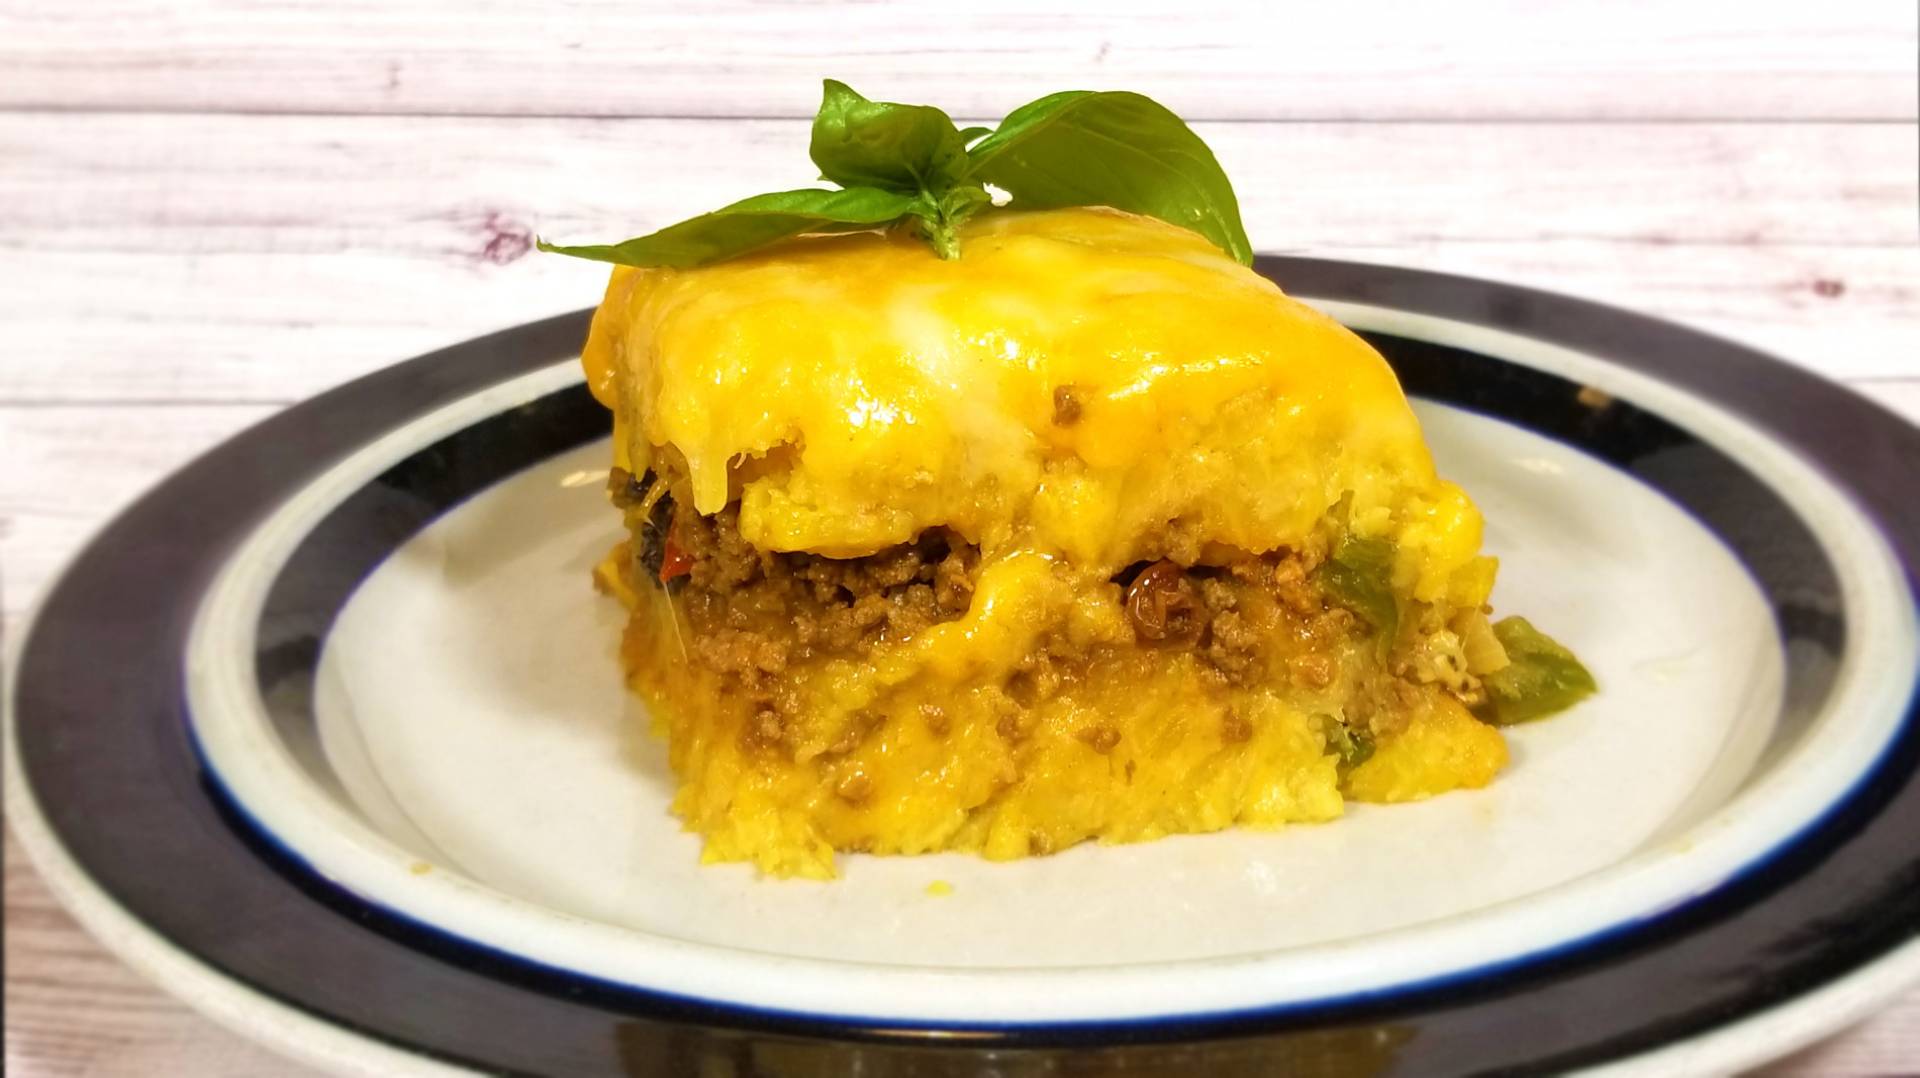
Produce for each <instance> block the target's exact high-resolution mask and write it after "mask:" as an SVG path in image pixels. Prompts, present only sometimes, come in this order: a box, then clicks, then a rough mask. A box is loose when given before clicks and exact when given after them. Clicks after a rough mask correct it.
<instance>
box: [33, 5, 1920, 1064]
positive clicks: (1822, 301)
mask: <svg viewBox="0 0 1920 1078" xmlns="http://www.w3.org/2000/svg"><path fill="white" fill-rule="evenodd" d="M1173 7H1174V5H1167V4H1164V3H1156V4H1133V3H1124V2H1108V3H1104V4H1101V5H1098V6H1097V7H1096V6H1093V5H1087V6H1083V7H1075V6H1071V5H1067V4H1064V3H1060V2H1058V0H1050V2H1046V0H973V2H970V3H963V4H956V3H952V2H943V3H938V4H934V3H927V4H913V3H901V2H885V0H883V2H877V3H846V4H831V3H824V2H805V0H790V2H777V0H725V2H715V3H687V2H677V3H676V2H670V0H569V2H565V3H547V4H532V3H524V4H514V3H508V2H497V0H464V2H455V0H387V2H381V0H364V2H332V3H329V2H322V0H280V2H271V3H269V2H257V3H243V2H237V0H228V2H222V0H170V2H167V3H154V2H152V0H95V2H90V3H80V2H75V3H67V4H55V3H48V2H45V0H0V256H3V258H4V261H0V266H3V267H4V268H0V461H4V462H5V463H4V470H3V471H0V573H4V577H3V581H4V587H0V596H3V600H4V601H3V603H0V605H3V606H4V615H5V625H6V628H7V629H8V630H9V631H12V630H14V629H17V627H18V626H19V623H20V617H21V615H22V614H23V612H24V611H25V610H26V609H27V608H28V606H29V605H30V604H31V603H32V601H33V599H34V597H35V596H36V595H37V593H38V592H39V591H40V590H41V589H42V587H43V586H44V584H45V583H46V582H47V580H48V578H49V577H50V575H51V574H52V573H53V572H54V571H55V570H56V569H57V567H58V565H59V564H60V563H61V562H62V561H63V560H64V559H66V558H67V557H69V556H70V555H71V554H72V553H73V552H74V550H75V549H76V547H77V546H78V544H79V543H80V542H81V541H82V540H83V539H84V537H85V536H86V535H87V534H88V533H89V532H91V531H92V530H93V529H94V528H96V527H98V526H99V525H100V524H101V523H102V522H103V521H104V519H105V518H106V517H107V516H108V515H109V514H110V513H111V512H113V511H114V510H115V509H117V508H118V507H120V506H122V505H124V504H125V503H126V502H127V501H128V500H130V499H131V498H132V497H133V496H135V495H136V494H137V493H139V492H140V491H141V490H143V489H144V488H146V487H147V486H149V485H150V484H152V483H153V482H155V481H156V480H157V479H158V478H159V477H160V476H161V475H162V474H163V473H165V472H167V471H169V470H171V469H173V468H174V467H176V466H178V465H179V464H181V463H184V462H185V461H186V460H187V459H188V458H190V457H192V456H194V455H195V454H197V453H199V452H201V451H202V450H204V449H206V448H207V447H209V446H210V445H212V444H213V443H215V442H217V441H219V440H220V439H222V438H224V437H226V436H227V435H228V434H230V433H232V432H234V431H236V430H238V429H240V428H241V427H244V426H246V425H248V424H250V423H253V422H255V421H257V420H259V419H261V418H263V417H265V416H267V415H270V414H272V412H273V411H274V410H276V409H277V408H279V407H281V406H283V405H285V404H287V403H289V402H291V401H294V400H297V399H299V398H302V397H305V396H308V395H311V394H312V393H315V392H317V391H319V390H321V389H324V388H326V387H328V386H331V385H334V384H336V383H338V382H341V381H343V380H345V379H348V378H351V377H353V376H355V375H357V374H360V373H363V372H365V371H369V370H372V369H374V368H377V367H380V366H382V365H385V364H387V363H390V362H393V361H395V360H398V359H402V358H405V357H407V356H409V355H412V354H415V353H418V352H421V351H425V350H428V349H431V348H434V347H437V346H440V345H443V344H449V343H452V342H455V341H458V340H461V339H463V338H466V337H469V336H472V335H475V334H478V333H481V332H484V331H487V330H491V329H496V328H500V327H502V326H506V325H510V324H513V323H515V322H519V321H523V320H526V319H529V318H534V317H538V316H541V315H546V314H551V313H554V312H557V311H561V310H566V309H570V308H575V307H580V306H585V305H587V304H589V303H591V302H592V301H593V300H594V299H595V298H597V294H598V289H599V286H600V283H601V277H602V274H601V271H600V270H598V269H596V268H594V267H592V266H589V265H586V264H584V263H578V262H572V261H569V260H565V259H558V258H543V257H540V256H538V255H530V254H529V253H528V241H529V238H530V236H531V235H532V234H533V233H534V232H535V231H539V232H541V233H543V234H552V235H555V236H558V237H562V238H566V239H593V240H599V239H610V238H620V237H624V236H627V235H631V234H635V233H638V232H640V231H644V230H646V229H649V228H651V227H654V226H657V225H659V224H663V223H665V222H668V221H670V220H673V219H676V218H678V217H680V216H684V215H686V214H689V213H692V212H696V211H698V210H702V209H706V208H710V207H712V206H713V205H716V204H718V203H719V202H721V201H725V200H727V199H730V198H733V197H736V196H739V195H744V194H748V193H752V192H754V191H758V190H763V189H768V188H772V187H785V186H795V185H799V184H802V183H804V182H806V181H807V180H808V179H809V178H810V176H811V173H810V171H809V170H808V168H807V164H806V161H805V158H804V152H805V150H804V147H805V139H806V135H805V129H806V124H805V117H807V116H809V115H811V112H812V108H813V105H814V103H815V100H816V96H817V92H818V91H817V80H818V79H819V78H820V77H821V76H823V75H833V76H835V77H839V78H843V79H846V80H848V81H849V82H851V83H852V84H853V85H854V86H856V87H858V88H859V89H861V90H863V91H865V92H867V93H869V94H871V95H873V96H878V97H887V98H893V99H897V100H908V101H931V102H934V103H937V104H941V105H943V106H946V107H947V108H948V109H949V110H950V111H953V112H955V113H956V114H958V115H961V116H963V117H966V118H975V119H981V118H985V119H991V118H992V117H995V116H998V115H1000V114H1001V113H1003V112H1004V111H1006V110H1007V109H1008V108H1010V107H1012V106H1013V105H1016V104H1018V103H1020V102H1022V101H1025V100H1027V99H1029V98H1032V97H1036V96H1039V95H1040V94H1042V93H1046V92H1050V91H1052V90H1056V89H1062V88H1067V87H1079V86H1085V87H1094V88H1100V87H1116V88H1127V89H1137V90H1141V91H1144V92H1147V93H1151V94H1153V95H1155V96H1157V97H1159V98H1160V99H1162V100H1163V101H1165V102H1166V103H1167V104H1168V105H1170V106H1171V107H1173V108H1174V109H1175V110H1176V111H1178V112H1180V113H1182V114H1183V115H1185V116H1187V117H1189V118H1190V119H1192V120H1194V121H1195V122H1196V126H1198V127H1199V128H1200V129H1201V131H1202V133H1203V134H1204V135H1205V136H1206V137H1207V138H1208V140H1209V141H1210V142H1211V143H1212V144H1213V145H1214V147H1215V148H1216V150H1217V152H1218V153H1219V156H1220V157H1221V159H1222V160H1223V162H1224V163H1225V164H1226V165H1227V167H1228V169H1229V171H1230V172H1231V173H1232V175H1233V176H1234V178H1235V180H1236V181H1237V184H1238V187H1239V191H1240V194H1241V197H1242V200H1243V203H1244V208H1245V216H1246V220H1247V225H1248V229H1249V231H1250V232H1251V234H1252V235H1253V237H1254V240H1255V243H1256V244H1257V245H1258V246H1260V247H1261V248H1263V249H1266V250H1277V251H1292V252H1309V253H1313V254H1320V255H1330V256H1335V257H1347V258H1357V259H1364V260H1371V261H1381V262H1394V263H1401V264H1406V265H1414V266H1421V267H1426V268H1434V269H1443V270H1452V271H1457V272H1465V273H1473V274H1480V275H1485V276H1491V277H1498V278H1504V279H1509V280H1516V281H1522V282H1525V283H1528V284H1533V285H1539V286H1542V287H1546V288H1552V289H1558V290H1562V291H1567V292H1573V293H1578V294H1581V295H1585V296H1589V297H1593V298H1597V299H1601V300H1605V301H1609V302H1614V303H1619V304H1624V305H1627V306H1631V307H1635V308H1639V309H1642V310H1645V311H1649V312H1652V313H1656V314H1660V315H1664V316H1667V317H1671V318H1674V319H1678V320H1680V321H1682V322H1686V323H1689V324H1692V325H1695V326H1700V327H1703V328H1706V329H1709V330H1711V331H1714V332H1717V333H1720V334H1723V335H1725V336H1729V337H1733V338H1736V339H1739V340H1742V341H1746V342H1748V343H1751V344H1754V345H1757V346H1759V347H1761V348H1764V349H1768V350H1771V351H1774V352H1777V353H1779V354H1781V355H1783V356H1785V357H1786V358H1788V359H1790V360H1792V361H1794V362H1797V363H1801V364H1804V365H1806V366H1808V367H1811V368H1813V369H1815V370H1818V371H1821V372H1823V373H1825V374H1828V375H1829V376H1832V377H1835V378H1839V379H1843V380H1845V381H1848V382H1849V383H1851V384H1852V385H1854V386H1855V387H1856V388H1857V389H1858V390H1860V391H1861V392H1862V393H1865V394H1867V395H1868V396H1871V397H1874V398H1876V399H1878V400H1880V401H1881V402H1883V403H1885V404H1887V405H1888V406H1890V407H1892V408H1894V409H1896V410H1899V411H1902V412H1904V413H1905V414H1906V415H1907V416H1909V417H1912V418H1916V419H1920V192H1917V189H1916V185H1917V184H1920V178H1917V176H1916V172H1917V171H1920V166H1917V164H1916V162H1917V161H1920V136H1917V135H1916V119H1920V99H1917V97H1916V94H1917V92H1920V91H1917V89H1916V60H1915V50H1916V44H1917V38H1920V35H1917V34H1916V9H1915V5H1914V4H1913V3H1912V2H1910V0H1823V2H1820V3H1804V2H1797V0H1765V2H1758V0H1744V2H1733V0H1728V2H1711V0H1689V2H1664V3H1654V2H1645V3H1620V2H1602V0H1575V2H1559V3H1552V4H1548V3H1541V2H1538V0H1456V2H1454V3H1448V4H1435V3H1419V2H1404V3H1396V2H1390V0H1346V2H1343V3H1338V4H1330V3H1325V2H1316V3H1303V4H1254V3H1214V2H1211V0H1205V2H1203V0H1187V2H1184V3H1181V4H1179V5H1177V9H1178V12H1179V14H1178V16H1177V17H1175V16H1172V15H1169V14H1168V13H1167V12H1168V11H1169V10H1170V9H1171V8H1173ZM1916 482H1917V483H1920V479H1917V480H1916ZM6 856H7V864H6V886H5V895H6V929H7V932H6V1003H7V1009H6V1032H7V1037H6V1064H7V1072H8V1073H9V1074H16V1075H22V1076H53V1075H89V1076H105V1075H163V1074H191V1075H212V1076H218V1075H243V1074H244V1075H254V1074H281V1073H295V1072H294V1070H293V1068H291V1067H289V1066H288V1065H287V1064H285V1063H282V1062H280V1061H278V1060H277V1059H275V1058H274V1057H271V1056H269V1055H267V1054H265V1053H264V1052H262V1051H261V1050H259V1049H256V1048H253V1047H251V1046H250V1045H248V1044H247V1043H245V1042H243V1041H242V1040H240V1039H238V1038H236V1037H233V1036H231V1035H230V1034H227V1033H225V1032H222V1031H220V1030H218V1029H216V1028H214V1027H213V1026H211V1025H210V1024H208V1023H207V1022H205V1021H203V1020H201V1019H199V1018H198V1017H196V1016H194V1015H193V1014H192V1013H190V1012H188V1011H187V1010H186V1009H185V1008H183V1007H182V1006H180V1005H178V1004H176V1003H174V1002H172V1001H170V1000H169V999H168V998H166V997H165V996H163V995H161V994H160V993H158V992H157V991H155V990H153V989H152V988H150V987H148V986H147V985H145V984H144V983H143V982H141V981H140V980H139V979H138V978H137V977H135V976H134V975H133V974H131V973H129V972H127V971H125V970H124V969H122V968H121V967H120V966H119V965H118V964H117V963H116V962H115V961H114V960H113V959H111V958H109V957H107V956H106V955H105V954H104V953H103V952H102V951H101V950H100V949H99V948H98V947H97V946H96V945H94V944H93V943H92V941H91V940H89V939H88V938H87V937H86V936H85V935H84V934H83V933H82V932H81V931H80V930H79V929H77V928H76V927H75V926H74V924H73V923H72V921H71V920H70V919H68V918H67V917H66V915H65V914H64V913H62V912H61V911H60V910H59V909H58V908H57V907H56V906H55V905H54V904H53V903H52V901H51V900H50V898H49V897H48V896H47V894H46V891H45V889H44V888H43V887H42V886H41V884H40V883H39V881H38V880H37V879H36V878H35V877H34V875H33V873H32V871H31V869H29V868H28V867H26V866H25V865H24V864H23V863H22V862H21V859H20V857H19V856H18V853H17V850H16V849H15V847H14V846H13V844H12V841H11V839H9V840H8V843H7V851H6ZM1915 1072H1920V996H1915V997H1910V998H1908V999H1907V1000H1905V1001H1903V1002H1901V1003H1900V1004H1898V1005H1897V1006H1896V1007H1895V1008H1894V1009H1893V1010H1890V1011H1889V1012H1888V1013H1886V1014H1884V1015H1882V1016H1881V1017H1879V1018H1878V1019H1875V1020H1874V1021H1872V1022H1870V1023H1868V1024H1866V1025H1864V1026H1862V1027H1860V1028H1859V1029H1857V1030H1855V1031H1852V1032H1850V1033H1848V1034H1845V1035H1843V1036H1841V1037H1838V1038H1836V1039H1834V1040H1832V1041H1830V1042H1828V1043H1826V1044H1823V1045H1820V1046H1817V1047H1815V1048H1813V1049H1810V1050H1808V1051H1806V1052H1803V1053H1801V1054H1799V1055H1797V1056H1795V1057H1793V1058H1792V1059H1790V1060H1787V1061H1784V1062H1782V1063H1781V1064H1778V1065H1776V1066H1774V1067H1772V1068H1770V1069H1769V1070H1768V1071H1767V1073H1768V1074H1771V1075H1775V1076H1784V1075H1823V1076H1824V1075H1834V1076H1838V1075H1869V1074H1889V1073H1915Z"/></svg>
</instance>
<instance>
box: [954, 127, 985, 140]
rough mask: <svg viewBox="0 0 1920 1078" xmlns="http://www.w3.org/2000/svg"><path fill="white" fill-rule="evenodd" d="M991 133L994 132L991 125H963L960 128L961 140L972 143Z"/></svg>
mask: <svg viewBox="0 0 1920 1078" xmlns="http://www.w3.org/2000/svg"><path fill="white" fill-rule="evenodd" d="M991 134H993V128H991V127H963V128H961V129H960V141H961V142H968V143H970V142H973V141H975V140H976V139H979V138H981V137H983V136H986V135H991Z"/></svg>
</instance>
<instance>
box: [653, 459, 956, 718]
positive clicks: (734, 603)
mask: <svg viewBox="0 0 1920 1078" xmlns="http://www.w3.org/2000/svg"><path fill="white" fill-rule="evenodd" d="M644 493H645V488H644V487H642V489H641V490H640V491H639V492H634V493H633V496H634V498H639V497H644ZM660 502H661V503H662V504H666V505H668V507H669V508H668V512H669V513H671V514H672V516H671V520H670V521H661V520H659V519H658V512H657V510H656V512H655V513H653V514H650V515H648V516H647V517H646V518H645V519H644V520H639V519H636V518H638V517H639V515H640V514H639V510H638V508H637V507H636V506H637V505H638V502H637V501H632V500H630V504H629V505H628V507H627V512H628V517H629V520H628V524H629V527H634V526H636V525H639V530H638V532H637V534H636V542H635V544H634V546H635V549H636V550H637V551H642V552H643V553H642V554H639V555H636V556H637V557H639V558H640V560H641V562H642V564H643V567H644V568H646V569H647V570H648V571H649V573H650V574H651V577H652V578H654V579H657V578H658V574H659V564H660V563H659V554H658V551H659V550H660V548H661V546H662V542H661V540H660V539H659V538H658V536H659V535H661V534H665V533H670V534H671V535H672V543H673V545H674V546H675V547H676V548H677V549H678V550H679V551H680V552H681V553H682V554H684V555H685V556H686V558H687V559H688V561H689V569H688V571H687V575H686V577H685V587H684V588H683V589H681V590H680V592H679V596H680V605H681V609H682V610H683V611H684V612H685V614H686V617H687V621H688V624H689V627H690V628H691V630H692V632H693V635H694V638H695V640H696V641H697V646H696V647H694V648H693V649H692V654H693V655H694V657H695V660H696V661H698V662H700V663H702V664H703V665H706V666H708V667H709V668H711V669H713V670H715V671H717V672H718V673H720V674H721V675H723V676H724V677H725V678H726V679H727V680H728V681H729V682H731V683H732V684H735V685H736V686H738V687H739V688H740V690H741V691H742V692H743V693H744V694H745V695H746V696H747V697H748V698H749V699H751V700H752V701H753V702H754V703H755V705H757V707H758V710H759V714H760V718H759V719H758V720H756V722H755V724H754V725H753V727H752V728H751V735H752V737H753V738H754V739H755V740H759V741H767V742H773V741H778V740H780V739H781V737H783V736H784V733H785V730H786V728H787V726H788V723H787V721H786V720H787V719H788V718H790V717H791V716H793V715H794V714H795V713H796V712H797V711H798V710H799V707H800V701H799V699H798V698H797V696H796V695H795V694H793V693H792V692H791V690H790V689H788V688H787V687H786V685H787V683H786V679H784V678H783V677H782V676H781V675H782V674H784V673H785V672H786V670H787V669H788V667H789V666H791V665H793V664H796V663H802V662H806V661H807V660H809V659H812V658H814V657H816V656H823V655H848V656H857V655H859V654H861V653H863V652H864V651H865V650H867V649H868V648H871V647H872V646H873V645H874V644H876V643H879V642H881V641H884V640H897V639H903V638H905V637H908V636H911V635H913V634H915V633H918V632H920V631H921V630H923V629H925V628H927V627H928V626H931V625H935V624H938V623H939V622H943V621H950V620H953V619H954V618H957V617H959V616H960V615H961V614H964V613H965V612H966V610H967V607H968V605H969V604H970V603H971V602H972V600H973V582H974V574H975V572H976V570H977V569H978V566H979V552H978V550H977V549H975V548H974V547H973V546H972V545H971V544H969V543H966V542H965V541H963V540H962V539H961V538H960V537H958V536H957V535H953V534H951V533H948V532H945V531H937V532H929V533H928V534H926V535H923V536H921V537H920V539H919V540H917V541H915V542H913V543H908V544H903V545H901V546H898V547H894V548H892V549H890V550H884V551H881V552H880V553H878V554H873V555H870V556H868V557H864V558H827V557H822V556H819V555H814V554H788V553H773V552H769V551H763V550H759V549H757V548H755V547H754V546H753V545H752V544H751V543H749V542H748V541H747V540H746V538H745V537H744V536H742V535H741V534H740V527H739V510H738V509H737V508H736V507H734V506H728V507H727V508H725V509H723V510H721V511H720V512H718V513H715V514H713V515H712V516H700V515H698V514H695V513H690V512H679V511H676V510H674V509H673V508H672V505H673V503H672V500H671V495H669V496H668V497H666V498H662V499H660ZM649 540H651V541H649ZM645 552H651V553H652V554H653V558H654V560H653V561H652V562H651V563H649V562H648V561H647V556H646V553H645Z"/></svg>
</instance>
